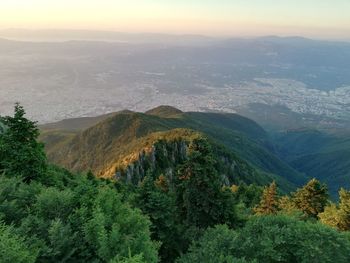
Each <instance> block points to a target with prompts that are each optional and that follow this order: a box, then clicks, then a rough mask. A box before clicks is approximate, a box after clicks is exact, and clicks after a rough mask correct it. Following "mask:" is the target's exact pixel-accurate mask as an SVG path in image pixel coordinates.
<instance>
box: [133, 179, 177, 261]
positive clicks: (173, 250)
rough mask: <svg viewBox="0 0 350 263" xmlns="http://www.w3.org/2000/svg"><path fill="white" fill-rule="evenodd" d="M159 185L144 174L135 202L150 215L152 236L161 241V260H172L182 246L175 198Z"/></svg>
mask: <svg viewBox="0 0 350 263" xmlns="http://www.w3.org/2000/svg"><path fill="white" fill-rule="evenodd" d="M161 178H162V177H161ZM157 182H158V185H156V184H157ZM161 186H162V185H161V184H160V183H159V180H158V181H156V182H155V181H154V180H153V178H152V177H151V176H150V175H148V176H146V177H145V179H144V180H143V182H142V184H141V185H140V187H139V189H138V196H137V200H136V202H137V206H138V207H140V209H141V210H142V212H144V213H145V214H147V215H148V216H149V217H150V220H151V222H152V226H151V231H152V238H153V239H154V240H159V241H161V247H160V251H159V254H160V256H161V259H162V261H163V262H172V261H173V260H174V259H175V258H176V257H177V256H178V255H179V254H180V252H181V247H182V244H181V238H180V230H179V225H178V222H177V214H176V203H175V202H176V200H175V195H174V194H172V193H169V192H168V191H166V190H167V189H166V188H165V189H164V188H161ZM163 186H164V185H163Z"/></svg>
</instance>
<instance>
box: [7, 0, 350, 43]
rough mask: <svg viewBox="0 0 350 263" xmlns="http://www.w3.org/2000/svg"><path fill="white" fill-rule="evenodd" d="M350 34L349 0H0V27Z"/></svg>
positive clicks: (219, 33)
mask: <svg viewBox="0 0 350 263" xmlns="http://www.w3.org/2000/svg"><path fill="white" fill-rule="evenodd" d="M7 28H22V29H23V28H25V29H26V28H28V29H50V28H55V29H92V30H113V31H123V32H157V33H176V34H203V35H211V36H261V35H282V36H285V35H299V36H306V37H314V38H332V39H333V38H336V39H350V0H292V1H290V0H172V1H171V0H138V1H136V0H0V29H7Z"/></svg>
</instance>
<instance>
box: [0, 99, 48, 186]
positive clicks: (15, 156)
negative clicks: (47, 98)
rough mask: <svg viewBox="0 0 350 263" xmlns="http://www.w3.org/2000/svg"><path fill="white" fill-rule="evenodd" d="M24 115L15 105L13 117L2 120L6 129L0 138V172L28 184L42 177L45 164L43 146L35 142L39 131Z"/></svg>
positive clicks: (20, 108) (45, 167) (18, 106)
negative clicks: (18, 177) (18, 178)
mask: <svg viewBox="0 0 350 263" xmlns="http://www.w3.org/2000/svg"><path fill="white" fill-rule="evenodd" d="M24 115H25V111H24V109H23V107H22V106H20V105H19V104H18V103H17V104H16V105H15V114H14V117H10V116H7V117H4V118H2V122H3V124H4V125H5V126H6V128H7V129H6V131H5V132H4V133H3V134H2V135H1V136H0V172H1V171H2V172H4V173H5V174H9V175H15V176H21V177H22V178H23V180H24V181H26V182H29V181H31V180H32V179H34V178H39V177H42V176H43V175H44V173H45V172H46V169H47V163H46V155H45V152H44V146H43V144H41V143H39V142H38V141H37V139H38V136H39V129H38V128H37V126H36V123H35V122H32V121H30V120H28V119H26V118H25V117H24Z"/></svg>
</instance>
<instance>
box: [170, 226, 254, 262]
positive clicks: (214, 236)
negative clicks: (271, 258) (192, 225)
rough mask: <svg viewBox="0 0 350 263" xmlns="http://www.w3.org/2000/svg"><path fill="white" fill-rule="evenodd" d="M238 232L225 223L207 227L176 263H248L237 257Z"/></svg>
mask: <svg viewBox="0 0 350 263" xmlns="http://www.w3.org/2000/svg"><path fill="white" fill-rule="evenodd" d="M237 238H238V233H237V232H235V231H232V230H230V229H229V228H228V227H227V226H226V225H218V226H215V227H214V228H209V229H208V230H207V231H206V232H205V233H204V235H203V236H202V237H201V238H200V239H199V240H198V241H195V242H193V244H192V245H191V247H190V249H189V251H188V253H187V254H185V255H183V256H182V257H181V258H180V259H179V260H177V261H176V262H177V263H194V262H201V263H228V262H230V263H231V262H232V263H248V262H256V261H248V260H245V259H244V258H238V257H236V255H237V254H238V253H237V251H238V249H237V248H236V246H237V241H236V240H237Z"/></svg>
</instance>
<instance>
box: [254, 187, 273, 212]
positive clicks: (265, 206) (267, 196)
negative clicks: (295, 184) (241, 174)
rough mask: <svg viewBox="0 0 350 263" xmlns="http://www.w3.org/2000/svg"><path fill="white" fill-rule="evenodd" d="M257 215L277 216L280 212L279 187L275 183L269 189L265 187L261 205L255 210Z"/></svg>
mask: <svg viewBox="0 0 350 263" xmlns="http://www.w3.org/2000/svg"><path fill="white" fill-rule="evenodd" d="M254 211H255V213H256V214H257V215H269V214H276V213H277V211H278V198H277V186H276V183H275V181H273V182H272V183H271V184H270V185H269V186H268V187H265V189H264V191H263V193H262V196H261V200H260V204H259V205H258V206H257V207H256V208H254Z"/></svg>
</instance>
